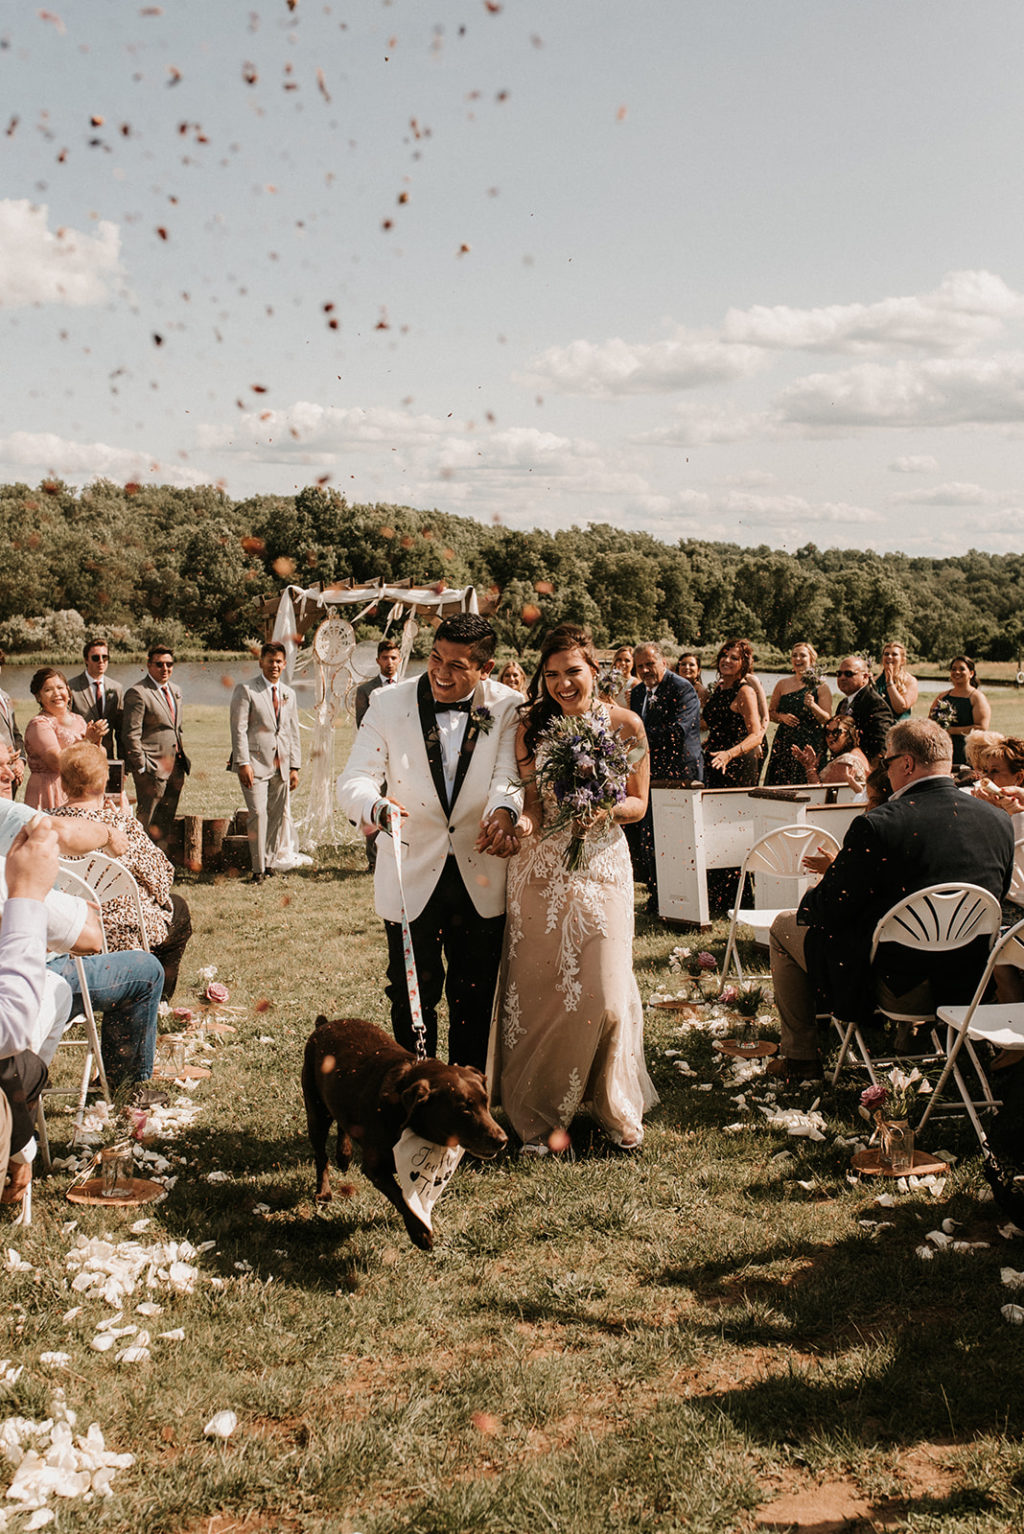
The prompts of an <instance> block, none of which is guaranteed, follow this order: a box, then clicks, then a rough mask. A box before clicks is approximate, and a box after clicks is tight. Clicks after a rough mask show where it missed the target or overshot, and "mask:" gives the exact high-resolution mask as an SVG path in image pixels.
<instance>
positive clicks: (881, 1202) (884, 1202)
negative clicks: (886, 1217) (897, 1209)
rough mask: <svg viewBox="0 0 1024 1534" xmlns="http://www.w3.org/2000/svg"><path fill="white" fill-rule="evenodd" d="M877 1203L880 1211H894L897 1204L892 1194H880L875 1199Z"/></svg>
mask: <svg viewBox="0 0 1024 1534" xmlns="http://www.w3.org/2000/svg"><path fill="white" fill-rule="evenodd" d="M875 1203H876V1204H877V1205H878V1207H879V1208H880V1209H892V1208H893V1207H894V1205H895V1203H896V1200H895V1199H894V1198H893V1196H892V1194H891V1193H880V1194H879V1195H878V1197H877V1198H876V1199H875Z"/></svg>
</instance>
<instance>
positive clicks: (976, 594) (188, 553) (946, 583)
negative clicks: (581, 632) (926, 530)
mask: <svg viewBox="0 0 1024 1534" xmlns="http://www.w3.org/2000/svg"><path fill="white" fill-rule="evenodd" d="M0 499H2V502H3V513H4V521H5V525H6V527H7V529H8V538H7V539H6V540H5V541H4V543H3V544H2V545H0V645H2V646H3V648H4V649H6V650H7V652H8V653H9V654H17V653H19V652H20V653H25V652H27V651H31V650H38V649H41V648H46V647H47V646H48V645H55V646H56V647H58V648H71V649H73V648H74V645H75V640H76V639H77V637H78V635H79V632H80V629H81V628H83V627H84V628H85V629H87V630H88V631H89V632H90V633H93V632H98V633H100V634H102V636H103V637H105V638H106V639H107V640H108V642H109V643H110V645H111V646H112V647H113V648H114V649H119V650H135V649H139V648H144V647H145V646H146V644H148V643H149V642H150V641H151V640H152V639H154V638H157V637H160V638H164V639H167V640H168V641H169V642H171V643H173V644H178V645H182V646H184V645H186V644H190V643H191V644H197V645H201V646H204V647H207V648H218V649H229V648H238V647H240V646H242V645H244V644H245V642H246V641H247V640H249V639H251V638H252V637H253V636H254V635H255V634H256V633H257V628H258V625H257V619H256V603H257V600H258V599H259V598H261V597H263V596H266V595H267V594H268V593H271V592H273V591H278V590H280V589H282V588H283V587H284V586H285V585H286V584H288V583H289V582H291V581H294V582H296V583H297V584H299V585H302V586H309V585H312V584H314V583H315V582H321V583H322V584H323V585H329V584H330V583H331V582H332V581H340V580H342V579H344V578H346V577H350V578H351V579H353V580H355V581H357V582H359V581H364V580H371V579H375V578H377V577H382V578H383V579H384V580H385V581H387V582H396V581H401V580H409V581H411V582H412V583H413V584H414V585H434V584H436V583H437V582H438V581H444V582H445V584H447V585H448V586H465V585H469V584H472V585H474V586H476V587H477V589H478V590H479V592H480V597H481V602H482V603H483V604H489V605H491V606H493V610H494V619H495V622H496V626H497V627H498V629H499V632H500V635H501V639H502V641H503V643H504V645H506V646H508V647H509V648H511V649H513V650H516V651H522V650H527V649H530V648H531V647H533V646H535V645H536V635H537V634H538V632H539V631H542V630H544V629H546V628H548V627H550V626H551V625H552V624H554V623H558V622H561V621H562V620H564V619H568V618H573V619H576V620H578V621H583V622H585V623H587V624H589V625H590V627H591V628H592V630H593V632H594V636H595V639H596V640H597V642H598V643H599V644H602V645H606V644H615V643H618V642H620V641H627V640H637V639H640V638H643V637H646V638H650V637H656V638H661V639H664V640H665V641H667V642H669V643H671V644H673V645H675V646H676V647H682V646H693V647H695V648H700V649H704V650H707V649H708V648H710V647H713V646H715V645H717V644H718V643H720V642H721V641H722V640H723V639H725V638H728V637H730V636H735V635H743V636H745V637H747V638H749V639H751V640H752V641H753V642H754V643H755V644H761V645H765V646H771V647H773V648H775V649H780V650H786V649H788V648H789V646H790V645H791V644H792V643H793V641H794V640H796V639H806V640H808V641H809V642H810V643H812V644H813V645H815V646H816V647H817V649H818V650H819V651H820V652H821V653H822V654H823V655H840V654H844V653H846V652H848V651H856V650H866V651H869V652H874V653H875V654H877V653H878V652H879V651H880V650H881V647H882V645H883V643H884V642H885V641H886V640H887V639H899V640H901V641H902V642H903V643H904V644H905V645H906V646H907V649H908V650H909V651H910V653H911V655H913V656H923V657H925V658H927V659H930V660H936V661H944V660H948V659H949V657H950V656H952V655H954V654H956V653H958V652H961V651H966V652H967V653H968V654H972V655H974V656H976V657H978V658H985V659H989V660H1011V659H1014V658H1015V657H1016V656H1017V654H1018V651H1019V647H1020V645H1021V641H1022V637H1024V555H1022V554H988V553H984V552H981V551H978V550H974V549H972V550H971V551H970V552H968V553H966V554H961V555H954V556H951V557H948V558H944V559H937V558H930V557H925V556H919V557H914V558H911V557H909V556H907V555H905V554H877V553H874V552H871V551H868V550H864V549H819V548H817V547H816V546H815V545H814V544H813V543H808V544H806V545H804V547H802V548H800V549H797V550H796V552H795V553H793V554H787V553H782V552H780V551H779V550H777V549H772V548H769V547H768V546H767V545H766V544H762V545H760V546H759V547H757V548H741V547H740V546H739V545H737V544H733V543H725V542H721V543H720V542H710V541H705V540H702V539H692V538H684V539H680V540H679V542H678V543H674V544H670V543H665V542H663V541H661V540H659V539H657V538H655V537H653V536H651V535H650V534H648V533H642V532H630V531H626V530H624V529H622V528H617V527H611V526H608V525H593V524H592V525H590V526H587V527H583V528H580V527H571V528H566V529H561V530H559V531H557V532H544V531H540V530H537V529H534V530H532V531H522V530H520V529H516V528H509V527H503V526H495V525H486V524H484V523H481V522H475V521H473V520H472V519H471V518H468V517H458V516H452V515H450V514H448V513H445V512H440V511H437V510H433V511H417V510H414V509H412V508H410V507H407V506H391V505H386V504H376V505H360V504H354V503H350V502H349V501H348V500H347V499H346V497H345V496H344V495H342V494H340V493H339V492H338V491H336V490H334V489H332V488H331V487H329V486H322V485H312V486H307V488H306V489H304V490H301V491H300V492H299V493H298V494H297V495H293V496H283V495H257V496H252V497H250V498H248V499H246V500H240V501H234V500H232V499H230V497H228V496H227V495H226V494H225V493H224V492H223V491H222V490H220V489H218V488H216V487H214V486H212V485H211V486H204V487H201V488H199V489H179V488H176V487H172V486H167V485H158V486H150V485H134V484H128V485H116V484H113V483H111V482H109V481H106V480H100V481H97V482H95V483H93V484H91V485H89V486H87V487H85V488H84V489H81V490H78V491H76V490H75V489H73V488H72V487H69V486H68V485H66V484H64V483H63V482H62V481H59V480H47V481H44V482H43V483H42V484H40V485H39V486H38V487H37V488H35V489H31V488H29V486H27V485H24V484H11V485H6V486H2V487H0Z"/></svg>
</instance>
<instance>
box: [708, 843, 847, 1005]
mask: <svg viewBox="0 0 1024 1534" xmlns="http://www.w3.org/2000/svg"><path fill="white" fill-rule="evenodd" d="M819 849H820V850H822V851H828V852H831V853H832V854H833V855H834V854H835V853H837V852H838V851H839V843H838V842H837V841H836V839H835V837H834V836H833V835H832V833H831V832H830V831H822V830H821V829H820V828H819V827H818V826H814V825H810V826H807V825H804V826H777V827H776V828H775V830H774V831H766V832H765V834H764V836H759V837H758V839H757V841H756V842H755V843H754V844H753V846H752V847H750V848H748V850H747V854H746V856H745V857H744V859H743V866H742V867H741V869H740V882H739V884H738V885H737V886H736V898H737V900H742V898H743V885H744V881H745V880H746V877H747V875H748V874H753V875H754V876H755V878H756V876H757V875H758V874H765V875H767V876H768V877H770V878H773V879H789V880H792V881H793V886H794V888H793V896H794V898H793V902H792V903H793V905H796V904H797V903H798V902H799V898H800V895H801V894H802V893H803V888H806V887H807V885H808V884H813V883H815V882H816V881H817V879H818V878H820V875H818V874H808V872H807V870H806V869H805V868H804V867H803V866H802V865H803V860H804V858H805V857H806V856H807V854H808V853H809V852H815V851H818V850H819ZM801 886H803V888H801ZM790 909H791V907H790V906H781V907H778V908H773V909H769V908H768V907H761V906H737V907H734V908H733V909H732V910H730V912H729V939H728V942H727V943H726V945H725V958H724V959H723V960H722V979H723V980H724V979H726V978H727V977H728V974H729V964H730V961H731V962H732V964H733V965H735V969H736V978H737V979H738V980H740V981H742V980H743V979H744V975H743V965H742V964H741V963H740V955H739V949H738V947H737V943H736V928H737V927H740V926H743V927H750V928H752V929H753V933H754V941H755V942H756V943H760V944H761V946H762V947H766V946H767V943H768V934H769V932H770V930H771V925H772V922H773V921H774V920H775V918H776V916H778V915H779V911H780V910H790Z"/></svg>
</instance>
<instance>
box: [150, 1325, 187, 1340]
mask: <svg viewBox="0 0 1024 1534" xmlns="http://www.w3.org/2000/svg"><path fill="white" fill-rule="evenodd" d="M157 1336H158V1337H162V1338H163V1340H164V1341H165V1342H184V1340H185V1329H184V1327H182V1326H176V1327H175V1328H174V1330H173V1332H157Z"/></svg>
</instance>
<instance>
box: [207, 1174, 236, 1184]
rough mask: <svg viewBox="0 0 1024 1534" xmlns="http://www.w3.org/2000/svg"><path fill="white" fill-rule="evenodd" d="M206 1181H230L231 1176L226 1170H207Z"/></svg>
mask: <svg viewBox="0 0 1024 1534" xmlns="http://www.w3.org/2000/svg"><path fill="white" fill-rule="evenodd" d="M206 1181H207V1182H230V1181H231V1176H230V1174H229V1173H228V1172H207V1174H206Z"/></svg>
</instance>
